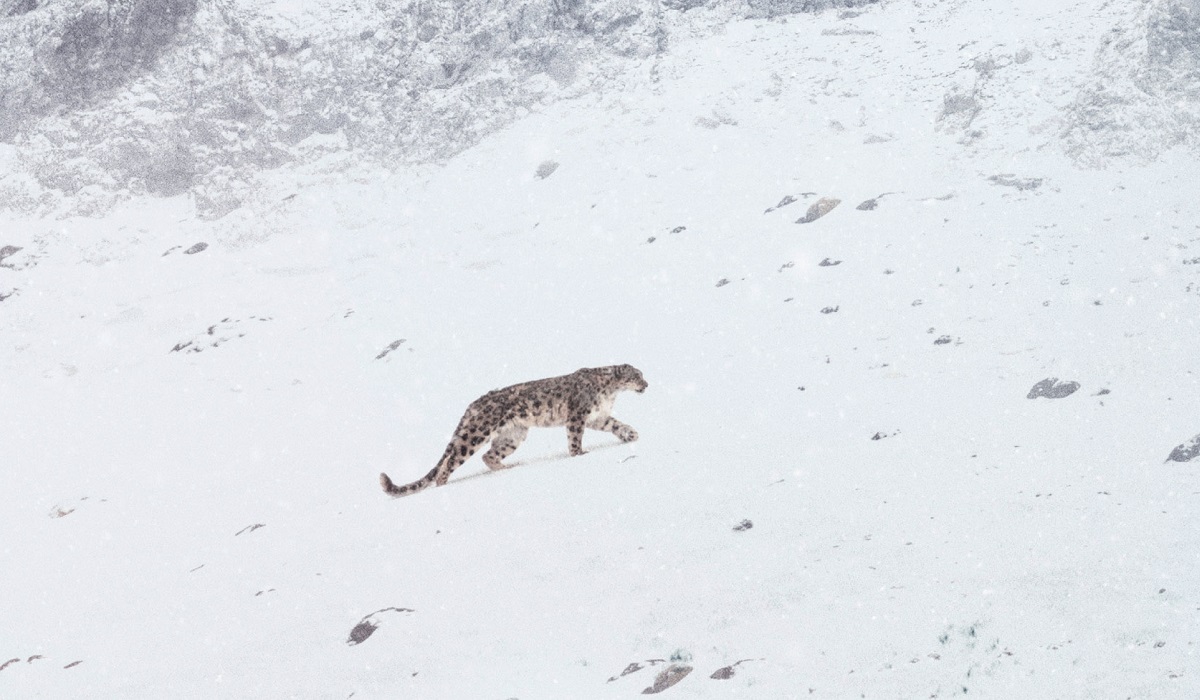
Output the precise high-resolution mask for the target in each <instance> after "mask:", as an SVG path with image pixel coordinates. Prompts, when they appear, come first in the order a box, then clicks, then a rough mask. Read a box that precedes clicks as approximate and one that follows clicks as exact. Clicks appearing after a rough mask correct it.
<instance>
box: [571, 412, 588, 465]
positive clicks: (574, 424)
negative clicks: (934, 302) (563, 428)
mask: <svg viewBox="0 0 1200 700" xmlns="http://www.w3.org/2000/svg"><path fill="white" fill-rule="evenodd" d="M585 418H586V415H585V414H583V413H573V414H572V415H571V417H570V418H568V419H567V451H568V452H570V453H571V456H572V457H578V456H579V455H581V454H583V425H584V422H585Z"/></svg>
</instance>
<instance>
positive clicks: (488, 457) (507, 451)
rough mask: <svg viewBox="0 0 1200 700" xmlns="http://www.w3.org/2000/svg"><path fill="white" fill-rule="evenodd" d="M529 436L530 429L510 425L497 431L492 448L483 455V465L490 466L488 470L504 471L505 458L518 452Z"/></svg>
mask: <svg viewBox="0 0 1200 700" xmlns="http://www.w3.org/2000/svg"><path fill="white" fill-rule="evenodd" d="M528 434H529V428H525V427H521V426H516V425H510V426H506V427H503V428H501V429H500V430H498V431H496V437H494V438H492V446H491V449H489V450H488V451H487V452H485V453H484V455H483V463H484V464H486V465H487V466H488V469H504V462H503V460H504V458H505V457H507V456H509V455H511V454H512V453H513V452H516V451H517V448H518V447H520V446H521V443H522V442H525V436H526V435H528Z"/></svg>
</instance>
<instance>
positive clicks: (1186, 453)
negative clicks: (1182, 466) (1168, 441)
mask: <svg viewBox="0 0 1200 700" xmlns="http://www.w3.org/2000/svg"><path fill="white" fill-rule="evenodd" d="M1196 457H1200V434H1198V435H1196V437H1194V438H1192V439H1191V441H1190V442H1186V443H1184V444H1182V445H1177V446H1176V447H1175V449H1173V450H1171V454H1170V455H1169V456H1168V457H1167V461H1168V462H1189V461H1191V460H1193V459H1195V458H1196Z"/></svg>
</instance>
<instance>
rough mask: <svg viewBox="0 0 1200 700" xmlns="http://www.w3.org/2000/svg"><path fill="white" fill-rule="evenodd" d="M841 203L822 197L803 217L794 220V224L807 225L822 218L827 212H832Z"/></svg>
mask: <svg viewBox="0 0 1200 700" xmlns="http://www.w3.org/2000/svg"><path fill="white" fill-rule="evenodd" d="M841 203H842V200H840V199H837V198H836V197H822V198H820V199H818V200H817V201H816V202H814V203H813V205H812V206H811V207H809V208H808V212H807V213H805V215H804V216H802V217H800V218H799V219H796V223H798V224H807V223H811V222H813V221H816V220H817V219H819V218H821V217H822V216H825V215H826V214H828V213H829V212H831V211H833V209H834V207H836V206H837V205H839V204H841Z"/></svg>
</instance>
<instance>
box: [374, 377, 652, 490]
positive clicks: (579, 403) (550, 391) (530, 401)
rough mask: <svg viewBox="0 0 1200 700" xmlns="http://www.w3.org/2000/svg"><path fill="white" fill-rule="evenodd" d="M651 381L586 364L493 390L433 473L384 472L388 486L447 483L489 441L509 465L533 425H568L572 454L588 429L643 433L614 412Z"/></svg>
mask: <svg viewBox="0 0 1200 700" xmlns="http://www.w3.org/2000/svg"><path fill="white" fill-rule="evenodd" d="M647 386H649V384H647V383H646V380H645V379H644V378H642V373H641V371H640V370H638V369H637V368H636V367H634V366H632V365H613V366H611V367H592V368H588V367H585V368H583V369H579V370H576V371H574V372H572V373H570V374H564V375H563V376H561V377H550V378H549V379H538V380H535V381H532V382H524V383H522V384H514V385H512V386H509V387H505V388H503V389H496V390H494V391H489V392H488V393H486V394H484V395H483V396H481V397H479V398H478V399H475V400H474V401H472V402H471V405H470V406H467V412H466V413H464V414H463V417H462V420H461V421H459V423H458V427H457V428H455V430H454V437H453V438H452V439H451V440H450V444H449V445H447V446H446V452H445V453H444V454H443V455H442V458H441V460H439V461H438V463H437V466H435V467H434V468H433V469H432V470H430V472H429V473H428V474H426V475H425V476H423V477H421V478H420V479H417V480H416V481H414V482H412V483H411V484H407V485H405V486H397V485H395V484H394V483H392V480H391V479H390V478H388V475H387V474H380V475H379V483H380V485H381V486H383V490H384V491H385V492H386V493H388V494H390V495H391V496H393V497H400V496H407V495H409V494H412V493H416V492H417V491H421V490H424V489H426V488H428V487H429V486H431V485H433V484H436V485H438V486H445V485H446V482H447V481H448V480H449V479H450V475H451V474H453V473H454V470H455V469H458V468H459V467H460V466H462V465H463V463H464V462H466V461H467V460H468V459H470V458H471V455H473V454H475V453H476V452H477V451H479V449H480V448H482V447H483V445H484V443H486V442H488V441H491V449H489V450H488V451H487V452H485V453H484V455H483V462H484V464H486V465H487V466H488V468H489V469H504V468H505V466H506V465H505V464H504V462H503V460H504V458H505V457H508V456H509V455H511V454H512V453H513V452H514V451H516V449H517V447H518V446H519V445H520V444H521V443H522V442H523V441H524V440H525V436H526V435H527V434H528V433H529V429H530V428H532V427H538V428H543V427H553V426H560V425H565V426H566V427H567V448H568V451H569V452H570V454H571V456H572V457H575V456H578V455H581V454H583V429H584V428H591V429H592V430H604V431H606V432H610V433H612V434H613V435H616V436H617V437H618V438H620V439H621V441H622V442H633V441H634V440H637V439H638V434H637V431H636V430H634V429H633V428H632V427H630V426H629V425H626V424H625V423H622V422H621V421H619V420H617V419H616V418H613V417H612V415H610V414H611V413H612V407H613V402H614V401H615V400H616V398H617V394H618V393H620V392H622V391H636V392H637V393H639V394H640V393H642V392H644V391H646V387H647Z"/></svg>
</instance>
